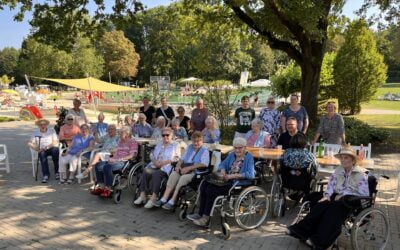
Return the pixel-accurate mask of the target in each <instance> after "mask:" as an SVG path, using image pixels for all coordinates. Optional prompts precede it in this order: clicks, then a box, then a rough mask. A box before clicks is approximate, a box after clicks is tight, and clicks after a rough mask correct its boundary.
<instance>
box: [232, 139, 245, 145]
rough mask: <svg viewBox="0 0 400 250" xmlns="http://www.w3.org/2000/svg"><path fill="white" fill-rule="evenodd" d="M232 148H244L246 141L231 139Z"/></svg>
mask: <svg viewBox="0 0 400 250" xmlns="http://www.w3.org/2000/svg"><path fill="white" fill-rule="evenodd" d="M232 144H233V146H242V147H246V145H247V141H246V139H244V138H242V137H236V138H235V139H233V143H232Z"/></svg>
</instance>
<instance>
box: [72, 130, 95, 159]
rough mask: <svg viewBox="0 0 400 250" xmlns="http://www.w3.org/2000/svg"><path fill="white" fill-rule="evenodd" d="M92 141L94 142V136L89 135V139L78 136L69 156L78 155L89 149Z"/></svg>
mask: <svg viewBox="0 0 400 250" xmlns="http://www.w3.org/2000/svg"><path fill="white" fill-rule="evenodd" d="M91 141H94V137H93V135H88V137H86V138H84V137H83V136H82V135H81V134H77V135H76V136H75V137H74V139H73V140H72V146H71V149H70V150H69V152H68V154H70V155H76V154H77V153H78V152H79V151H81V150H84V149H85V148H87V147H89V145H90V142H91Z"/></svg>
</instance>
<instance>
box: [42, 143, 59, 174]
mask: <svg viewBox="0 0 400 250" xmlns="http://www.w3.org/2000/svg"><path fill="white" fill-rule="evenodd" d="M49 155H51V159H52V160H53V163H54V172H55V173H58V156H59V152H58V148H57V147H52V148H49V149H47V150H45V151H42V152H40V153H39V159H40V163H41V165H42V174H43V176H50V171H49V162H48V160H47V156H49Z"/></svg>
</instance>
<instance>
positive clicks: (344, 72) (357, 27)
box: [334, 20, 387, 114]
mask: <svg viewBox="0 0 400 250" xmlns="http://www.w3.org/2000/svg"><path fill="white" fill-rule="evenodd" d="M345 39H346V42H345V43H344V45H343V46H342V47H341V48H340V49H339V51H338V53H337V56H336V58H335V60H334V78H335V88H334V93H335V96H336V97H337V98H338V100H339V108H340V109H341V111H343V112H348V113H350V114H357V113H359V112H360V111H361V105H360V104H361V103H362V102H367V101H369V100H370V99H371V98H372V97H373V96H374V94H375V93H376V90H377V88H378V87H379V86H381V85H382V84H383V83H384V82H385V80H386V70H387V66H386V65H385V64H384V62H383V56H382V55H381V54H379V52H378V50H377V48H376V42H375V39H374V35H373V33H372V31H371V30H369V28H368V26H367V23H366V22H365V21H363V20H356V21H353V22H352V23H351V24H350V25H349V27H348V28H347V30H346V32H345Z"/></svg>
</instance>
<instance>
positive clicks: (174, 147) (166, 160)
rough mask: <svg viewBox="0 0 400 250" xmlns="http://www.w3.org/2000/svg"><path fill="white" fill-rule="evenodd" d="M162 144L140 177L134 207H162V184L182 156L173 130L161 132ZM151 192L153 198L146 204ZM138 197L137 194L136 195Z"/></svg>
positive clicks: (156, 149) (157, 147)
mask: <svg viewBox="0 0 400 250" xmlns="http://www.w3.org/2000/svg"><path fill="white" fill-rule="evenodd" d="M161 136H162V142H160V143H158V144H157V145H156V147H155V148H154V150H153V152H152V153H151V154H150V159H151V162H150V163H149V164H148V165H147V166H146V167H145V169H144V170H143V174H142V175H141V177H140V180H139V183H138V186H139V191H140V194H139V197H138V198H137V199H136V200H135V201H134V202H133V204H134V205H137V206H138V205H142V204H145V205H144V207H145V208H152V207H160V206H161V205H162V203H161V200H157V199H158V197H159V195H160V192H161V191H162V184H163V183H165V180H166V179H167V178H168V176H169V175H170V174H171V172H172V168H173V167H172V164H171V163H173V162H177V161H178V160H179V158H180V156H181V150H180V146H179V143H177V142H175V141H173V140H172V137H173V131H172V129H171V128H169V127H167V128H163V129H162V130H161ZM147 191H150V193H151V198H150V199H149V200H148V201H147V202H146V192H147ZM135 195H136V194H135Z"/></svg>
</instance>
